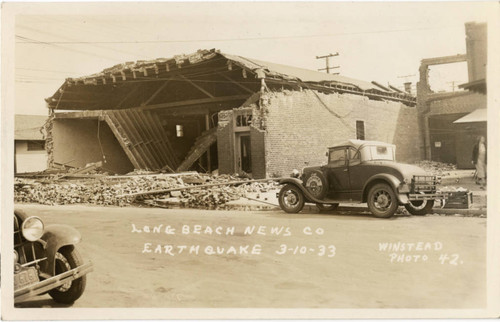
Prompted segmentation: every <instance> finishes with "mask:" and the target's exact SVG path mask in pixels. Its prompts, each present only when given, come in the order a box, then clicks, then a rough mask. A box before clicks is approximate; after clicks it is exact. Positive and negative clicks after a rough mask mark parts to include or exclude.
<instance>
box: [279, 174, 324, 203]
mask: <svg viewBox="0 0 500 322" xmlns="http://www.w3.org/2000/svg"><path fill="white" fill-rule="evenodd" d="M279 183H280V184H293V185H294V186H296V187H297V188H299V189H300V191H302V193H303V194H304V197H305V198H306V201H308V202H315V203H322V202H323V201H322V200H319V199H316V198H315V197H313V196H312V195H311V193H310V192H309V191H307V189H306V188H305V187H304V184H303V182H302V180H300V179H297V178H285V179H281V180H280V181H279Z"/></svg>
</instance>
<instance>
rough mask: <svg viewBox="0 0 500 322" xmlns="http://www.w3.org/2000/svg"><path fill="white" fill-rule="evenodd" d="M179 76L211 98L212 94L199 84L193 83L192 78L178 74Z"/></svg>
mask: <svg viewBox="0 0 500 322" xmlns="http://www.w3.org/2000/svg"><path fill="white" fill-rule="evenodd" d="M180 77H181V78H182V79H184V80H186V81H187V82H188V83H189V84H191V85H193V86H194V87H195V88H197V89H198V90H199V91H200V92H202V93H203V94H205V95H207V96H208V97H210V98H213V97H214V96H213V95H212V94H211V93H209V92H208V91H206V90H205V89H204V88H203V87H201V86H200V85H198V84H196V83H194V82H193V81H192V80H190V79H188V78H186V77H185V76H184V75H180Z"/></svg>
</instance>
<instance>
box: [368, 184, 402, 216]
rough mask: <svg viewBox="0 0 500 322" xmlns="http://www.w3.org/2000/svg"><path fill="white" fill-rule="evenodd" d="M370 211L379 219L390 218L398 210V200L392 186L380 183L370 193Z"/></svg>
mask: <svg viewBox="0 0 500 322" xmlns="http://www.w3.org/2000/svg"><path fill="white" fill-rule="evenodd" d="M367 203H368V209H370V212H371V213H372V214H373V215H374V216H375V217H378V218H389V217H391V216H393V215H394V213H396V210H397V209H398V200H397V199H396V194H395V193H394V191H393V190H392V188H391V186H389V185H388V184H386V183H378V184H376V185H374V186H373V187H371V188H370V190H369V191H368V200H367Z"/></svg>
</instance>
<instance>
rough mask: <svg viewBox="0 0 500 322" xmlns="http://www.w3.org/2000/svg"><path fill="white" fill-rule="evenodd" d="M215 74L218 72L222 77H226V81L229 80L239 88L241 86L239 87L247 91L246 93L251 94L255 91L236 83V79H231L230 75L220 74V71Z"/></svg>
mask: <svg viewBox="0 0 500 322" xmlns="http://www.w3.org/2000/svg"><path fill="white" fill-rule="evenodd" d="M217 74H219V75H220V76H222V77H224V78H225V79H227V80H228V81H230V82H231V83H233V84H234V85H236V86H238V87H239V88H241V89H243V90H245V91H247V92H248V93H251V94H253V93H255V91H252V90H251V89H250V88H248V87H246V86H244V85H243V84H240V83H238V82H237V81H235V80H234V79H232V78H231V77H229V76H227V75H224V74H222V73H217Z"/></svg>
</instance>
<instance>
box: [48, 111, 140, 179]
mask: <svg viewBox="0 0 500 322" xmlns="http://www.w3.org/2000/svg"><path fill="white" fill-rule="evenodd" d="M49 136H50V147H48V153H49V166H50V167H53V166H54V165H56V164H67V165H69V166H72V167H84V166H85V165H86V164H88V163H93V162H98V161H103V163H104V164H103V166H102V169H103V170H104V171H108V172H110V173H120V174H123V173H127V172H130V171H132V170H134V167H133V165H132V163H131V162H130V160H129V159H128V157H127V155H126V154H125V152H124V151H123V149H122V148H121V146H120V144H119V143H118V141H117V140H116V138H115V136H114V134H113V132H112V131H111V129H110V128H109V126H108V125H107V124H106V122H104V121H98V120H97V119H57V118H56V119H52V121H51V125H50V135H49ZM103 156H104V157H103Z"/></svg>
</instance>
